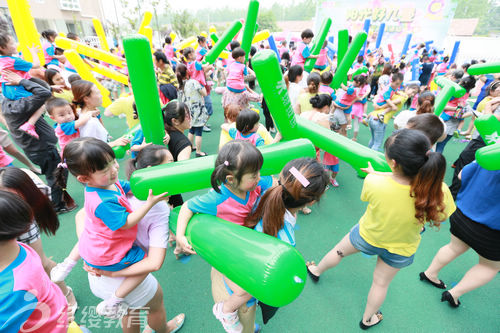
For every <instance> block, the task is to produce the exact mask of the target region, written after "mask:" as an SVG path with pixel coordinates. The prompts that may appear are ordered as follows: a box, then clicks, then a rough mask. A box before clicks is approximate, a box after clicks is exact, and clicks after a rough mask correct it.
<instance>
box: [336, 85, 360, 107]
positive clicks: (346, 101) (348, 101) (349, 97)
mask: <svg viewBox="0 0 500 333" xmlns="http://www.w3.org/2000/svg"><path fill="white" fill-rule="evenodd" d="M351 90H352V94H349V92H351ZM356 97H358V96H357V95H356V90H355V89H354V87H349V88H347V92H346V93H345V94H343V95H342V97H341V98H340V101H339V102H340V103H341V104H343V105H344V106H349V105H352V103H353V101H354V100H355V99H356Z"/></svg>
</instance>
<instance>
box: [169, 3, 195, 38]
mask: <svg viewBox="0 0 500 333" xmlns="http://www.w3.org/2000/svg"><path fill="white" fill-rule="evenodd" d="M172 29H173V30H175V31H176V32H177V34H179V35H180V36H182V37H184V38H186V37H189V36H192V35H196V34H197V33H198V31H199V30H198V26H197V25H196V19H195V18H194V16H193V15H191V14H190V13H189V12H188V11H187V10H186V9H183V10H182V11H178V12H175V13H173V15H172Z"/></svg>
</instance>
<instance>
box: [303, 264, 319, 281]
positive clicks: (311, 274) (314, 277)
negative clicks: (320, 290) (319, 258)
mask: <svg viewBox="0 0 500 333" xmlns="http://www.w3.org/2000/svg"><path fill="white" fill-rule="evenodd" d="M311 265H316V264H315V263H314V261H311V262H309V261H308V262H307V263H306V268H307V275H309V277H310V278H311V280H313V282H314V283H317V282H318V281H319V277H320V276H319V275H316V274H314V273H313V272H311V271H310V270H309V266H311Z"/></svg>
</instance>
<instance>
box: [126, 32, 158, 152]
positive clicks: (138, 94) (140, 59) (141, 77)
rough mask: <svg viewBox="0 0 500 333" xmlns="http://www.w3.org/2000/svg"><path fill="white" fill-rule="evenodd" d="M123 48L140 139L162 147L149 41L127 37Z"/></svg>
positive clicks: (155, 84) (156, 91)
mask: <svg viewBox="0 0 500 333" xmlns="http://www.w3.org/2000/svg"><path fill="white" fill-rule="evenodd" d="M123 48H124V49H125V55H126V58H127V67H128V73H129V77H130V82H131V83H132V90H133V92H134V99H135V104H136V105H137V113H138V114H139V119H140V121H141V126H142V131H143V132H144V138H145V139H146V142H148V143H149V142H152V143H154V144H157V145H163V137H164V136H165V127H164V125H163V116H162V114H161V105H160V95H159V94H158V87H157V83H156V75H155V70H154V67H153V57H152V56H151V46H150V45H149V39H147V38H146V37H144V36H142V35H133V36H128V37H126V38H125V39H124V40H123Z"/></svg>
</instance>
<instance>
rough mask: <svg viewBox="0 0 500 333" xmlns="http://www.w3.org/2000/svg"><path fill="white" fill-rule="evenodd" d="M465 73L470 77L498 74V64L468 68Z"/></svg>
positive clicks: (499, 68) (477, 65)
mask: <svg viewBox="0 0 500 333" xmlns="http://www.w3.org/2000/svg"><path fill="white" fill-rule="evenodd" d="M467 73H469V74H470V75H483V74H490V73H500V62H487V63H484V64H476V65H472V66H470V67H469V69H468V70H467Z"/></svg>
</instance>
